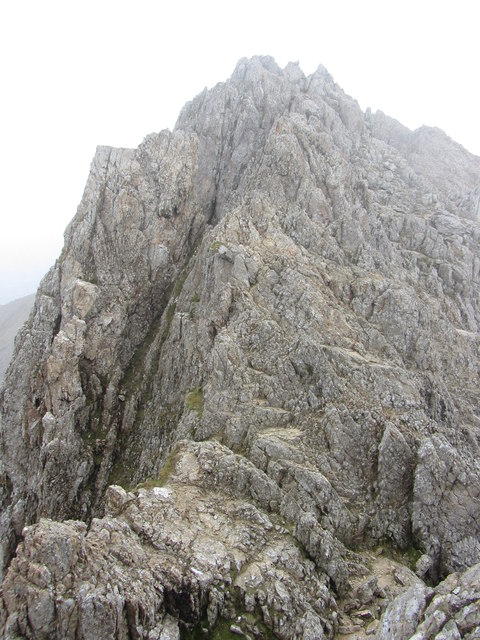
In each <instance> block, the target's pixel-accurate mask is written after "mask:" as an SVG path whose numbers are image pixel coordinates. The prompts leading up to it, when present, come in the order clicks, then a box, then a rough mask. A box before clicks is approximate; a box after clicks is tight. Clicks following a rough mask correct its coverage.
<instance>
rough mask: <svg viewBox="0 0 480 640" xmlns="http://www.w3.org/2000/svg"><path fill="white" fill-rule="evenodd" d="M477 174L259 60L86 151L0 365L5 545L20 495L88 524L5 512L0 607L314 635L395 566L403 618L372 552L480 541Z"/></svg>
mask: <svg viewBox="0 0 480 640" xmlns="http://www.w3.org/2000/svg"><path fill="white" fill-rule="evenodd" d="M479 176H480V159H479V158H476V157H474V156H472V155H470V154H469V153H468V152H466V151H465V150H464V149H463V148H462V147H460V146H459V145H457V144H456V143H454V142H453V141H451V140H450V139H448V138H447V137H446V136H445V135H444V134H443V133H442V132H440V131H438V130H435V129H427V128H422V129H420V130H418V131H416V132H410V131H408V130H407V129H405V128H403V127H402V126H401V125H400V124H399V123H397V122H395V121H393V120H391V119H389V118H388V117H386V116H384V115H383V114H381V113H377V114H371V113H367V114H363V113H362V112H361V110H360V109H359V107H358V105H357V104H356V102H355V101H353V100H352V99H351V98H350V97H348V96H346V95H345V94H344V93H343V91H342V90H341V89H340V88H339V87H338V86H337V85H336V84H335V83H334V82H333V80H332V78H331V77H330V76H329V74H328V73H327V72H326V71H325V69H323V68H322V67H320V68H319V69H318V70H317V72H316V73H314V74H313V75H312V76H309V77H305V76H304V75H303V73H302V72H301V70H300V69H299V68H298V66H296V65H292V64H290V65H288V66H287V67H286V68H285V69H284V70H281V69H280V68H279V67H278V66H277V65H276V64H275V62H274V61H273V60H272V59H270V58H253V59H252V60H249V61H247V60H242V61H240V62H239V64H238V65H237V68H236V69H235V71H234V74H233V75H232V78H231V79H230V80H228V81H227V82H226V83H223V84H219V85H217V86H216V87H215V88H214V89H212V90H211V91H205V92H204V93H202V94H201V95H200V96H198V97H197V98H195V100H193V101H192V102H191V103H189V104H187V105H186V106H185V108H184V109H183V111H182V113H181V114H180V117H179V119H178V122H177V125H176V127H175V129H174V131H173V132H172V133H170V132H168V131H164V132H161V133H160V134H158V135H151V136H148V137H147V138H146V139H145V141H144V142H143V143H142V145H140V147H139V148H138V149H136V150H126V149H110V148H99V149H98V150H97V153H96V156H95V158H94V161H93V163H92V168H91V172H90V176H89V179H88V182H87V185H86V189H85V193H84V196H83V199H82V202H81V204H80V207H79V210H78V213H77V215H76V217H75V218H74V219H73V221H72V223H71V224H70V226H69V228H68V229H67V231H66V236H65V247H64V250H63V252H62V255H61V257H60V259H59V261H58V262H57V264H56V266H55V267H54V268H53V269H52V270H51V271H50V273H49V274H48V275H47V276H46V277H45V279H44V280H43V282H42V284H41V285H40V289H39V291H38V293H37V297H36V301H35V313H34V315H33V316H32V318H31V320H30V323H29V326H28V328H27V329H26V330H25V331H24V332H23V334H22V337H21V339H20V341H19V342H18V343H17V346H16V352H15V359H14V361H13V364H12V366H11V367H10V369H9V372H8V374H7V377H6V385H5V390H4V393H3V401H2V432H1V447H2V449H1V459H2V469H1V471H2V475H3V481H2V496H1V497H2V514H1V524H0V526H1V531H2V548H3V557H4V564H5V566H7V565H8V562H9V560H10V557H11V554H12V553H13V551H14V549H15V546H16V545H17V544H18V542H19V541H20V540H21V537H22V529H23V527H24V526H25V525H26V524H31V523H34V522H37V521H38V520H39V519H40V518H42V517H43V518H45V517H47V518H50V519H53V520H57V521H63V520H67V519H68V520H70V519H72V518H75V519H77V520H79V521H84V522H86V523H87V525H88V528H87V527H86V526H85V525H84V524H82V523H81V522H76V523H71V522H67V523H63V524H62V523H61V522H58V523H55V522H53V521H50V520H42V521H40V523H39V524H38V525H35V526H34V527H33V528H28V529H27V531H26V532H25V540H24V542H21V544H20V546H19V548H18V550H17V557H16V558H15V559H13V560H12V561H11V563H10V568H9V570H8V573H7V574H6V577H5V583H4V594H5V593H7V594H12V593H16V594H17V595H16V596H15V597H11V596H10V595H7V596H5V595H4V601H3V602H4V603H3V614H2V615H3V619H4V623H3V624H4V625H5V628H7V627H8V625H10V628H12V629H16V631H15V632H16V633H21V634H23V635H24V636H25V637H85V638H94V637H95V638H96V637H105V638H107V637H116V636H118V637H127V635H129V636H132V637H142V638H143V637H144V638H147V637H152V638H153V637H155V638H156V637H162V638H164V637H165V638H166V637H177V636H176V635H175V634H178V633H180V631H181V633H182V634H183V637H190V636H189V635H188V634H190V635H191V634H194V633H195V630H194V628H195V625H200V627H204V628H210V629H211V633H213V631H212V630H213V629H214V628H215V625H217V629H218V628H219V627H218V625H220V626H221V625H222V624H223V622H221V621H222V620H226V619H232V620H233V619H236V618H238V616H240V618H241V620H240V622H241V624H240V626H241V628H242V629H243V631H242V632H245V633H249V634H251V635H252V637H269V636H268V634H269V633H272V632H273V634H274V636H275V637H279V638H305V639H307V638H321V637H333V635H334V634H335V633H336V632H342V630H343V631H344V632H345V633H346V630H347V629H348V625H347V626H345V625H346V623H345V620H349V619H352V620H353V617H354V616H353V614H352V613H351V612H352V611H354V612H355V611H356V612H357V613H358V615H357V619H360V620H362V615H360V613H359V612H360V611H365V609H364V608H363V609H362V607H365V606H369V607H370V608H369V609H368V611H369V614H368V615H367V614H365V613H364V614H363V615H364V616H367V618H366V619H367V620H368V619H369V616H371V618H372V619H373V618H375V617H378V613H379V607H380V609H382V608H385V604H382V602H383V603H385V599H387V600H388V599H390V600H392V599H393V598H394V596H396V595H397V594H398V592H399V591H401V589H400V590H399V589H398V584H399V583H402V580H403V585H404V586H409V585H412V586H411V589H413V593H414V596H412V597H414V600H415V603H416V605H418V606H417V610H418V611H417V612H418V615H417V617H416V618H415V620H414V621H413V622H412V625H413V626H412V629H414V628H415V625H416V624H417V623H418V624H420V623H421V620H422V615H423V614H424V612H425V615H428V614H427V611H428V609H427V606H428V604H429V602H430V599H431V597H432V596H433V594H432V593H431V592H429V591H428V589H427V587H425V585H424V583H423V582H422V581H421V580H420V578H418V577H416V576H415V575H414V574H412V573H411V572H408V570H406V569H405V572H406V574H405V575H406V577H404V578H402V579H399V581H397V583H396V586H395V584H394V581H393V580H390V582H388V581H387V583H388V584H387V583H385V588H384V587H382V586H381V580H380V575H381V574H380V573H378V575H377V573H376V567H377V566H378V561H377V560H375V556H372V555H371V549H373V548H374V547H375V546H376V545H378V544H379V543H382V544H387V545H388V548H392V549H400V550H409V549H410V550H412V549H413V550H414V553H418V554H419V555H420V554H423V556H422V562H421V563H420V566H419V569H418V571H419V573H420V574H421V576H422V577H424V576H425V575H426V576H427V578H428V580H430V581H433V583H435V584H436V583H437V582H438V581H439V580H440V579H442V578H444V577H446V576H447V575H448V574H451V572H454V571H465V570H466V569H467V567H470V566H472V565H474V563H478V562H479V561H480V503H479V493H480V466H479V462H478V460H479V456H478V453H479V418H478V382H479V357H478V356H479V353H478V345H479V332H478V331H479V321H480V308H479V295H478V294H479V272H480V255H479V248H478V239H479V231H480V227H479V219H478V214H479V202H480V187H479ZM141 483H143V484H144V486H142V484H141ZM112 484H113V485H115V486H114V487H113V488H110V489H107V487H108V486H109V485H112ZM119 485H121V487H123V489H122V488H121V487H120V486H119ZM105 505H106V513H105V514H104V511H105ZM99 518H101V519H99ZM49 549H55V550H56V551H55V553H54V554H52V553H49V551H48V550H49ZM127 550H129V551H128V552H127ZM98 553H100V555H101V557H102V558H103V559H102V561H101V562H102V563H103V564H102V567H103V569H102V572H103V576H97V574H96V570H95V569H94V567H95V566H97V565H98V563H99V562H100V560H99V557H98V555H97V554H98ZM397 560H398V558H397ZM422 563H423V564H422ZM34 567H45V570H44V569H41V570H40V569H39V571H40V573H41V575H42V577H39V578H38V580H37V579H36V578H35V579H33V578H31V577H30V576H31V573H32V571H33V568H34ZM146 567H148V569H147V568H146ZM372 567H373V569H372ZM388 567H389V568H388V570H385V572H384V573H385V574H386V575H387V574H388V575H389V576H392V575H394V572H395V571H397V572H398V571H403V569H399V568H398V567H397V565H396V564H395V559H394V558H392V559H391V564H389V565H388ZM422 567H423V569H422ZM142 572H143V573H142ZM382 575H383V574H382ZM402 575H403V574H402ZM465 575H467V574H465ZM468 575H469V574H468ZM462 579H465V580H467V579H469V578H468V576H467V577H466V578H456V580H457V582H455V580H454V578H449V580H450V583H447V587H446V588H447V591H448V589H449V588H450V587H449V586H448V585H450V586H451V585H452V583H454V585H453V586H451V589H452V590H453V589H455V588H457V586H458V580H462ZM369 584H370V587H368V585H369ZM365 585H367V586H365ZM387 587H388V589H387ZM442 588H444V587H441V586H439V587H438V589H440V591H439V593H442V592H441V589H442ZM385 589H387V590H385ZM40 592H41V593H40ZM448 593H450V591H448ZM387 596H388V597H387ZM386 597H387V598H386ZM399 597H400V598H402V597H404V594H403V595H402V594H401V595H400V596H399ZM39 598H40V600H41V602H43V603H44V605H42V607H41V611H40V613H38V615H37V614H36V613H35V612H36V611H37V612H38V611H39V609H38V606H37V605H33V603H34V602H39V601H40V600H39ZM422 598H423V599H422ZM398 602H399V601H398V600H393V604H392V608H391V609H389V610H388V611H390V612H392V611H393V612H394V611H395V606H397V608H398V606H400V605H398V604H395V603H398ZM422 603H423V604H422ZM460 604H461V603H459V607H460ZM464 604H465V603H464ZM462 606H463V604H462ZM465 606H469V603H466V604H465ZM460 608H461V607H460ZM457 610H459V609H457ZM388 611H387V613H386V614H385V618H384V619H383V622H382V623H381V624H380V627H379V629H380V631H379V634H380V635H379V637H382V636H381V633H382V629H387V630H388V628H389V627H388V625H392V624H394V622H392V615H393V613H388ZM99 612H101V613H99ZM348 612H350V613H348ZM349 616H350V617H349ZM388 616H390V618H389V617H388ZM448 617H451V612H450V613H449V615H448V616H447V617H446V618H445V620H447V618H448ZM467 617H468V616H467ZM400 618H401V616H400ZM0 619H1V618H0ZM385 620H386V621H385ZM445 620H444V623H445ZM342 621H343V622H342ZM229 624H230V623H229ZM399 624H402V621H401V620H400V622H399ZM449 624H450V623H449ZM454 624H456V625H457V629H458V630H459V631H458V632H459V633H460V631H461V632H462V633H463V631H465V629H466V630H467V631H468V624H470V623H468V624H467V623H465V625H464V627H461V625H460V623H458V624H457V622H455V623H454ZM363 625H365V619H363V623H361V624H360V625H359V626H360V627H362V626H363ZM382 625H383V626H382ZM459 625H460V626H459ZM234 626H235V625H234ZM102 629H103V631H102ZM169 629H170V631H169ZM179 630H180V631H179ZM467 631H465V633H467ZM468 632H469V631H468ZM168 633H171V634H172V635H171V636H170V635H167V634H168ZM232 633H233V632H232ZM385 633H387V631H385ZM402 633H404V632H403V631H402ZM406 633H407V631H405V633H404V637H410V636H409V635H408V636H407V635H405V634H406ZM408 633H410V632H408ZM412 633H413V631H412ZM42 634H43V635H42ZM102 634H103V635H102ZM149 634H151V635H149ZM162 634H163V635H162ZM185 634H186V635H185ZM410 635H411V633H410ZM191 637H194V636H193V635H191ZM385 637H387V636H385ZM390 637H395V635H393V636H390ZM398 637H401V636H400V635H398Z"/></svg>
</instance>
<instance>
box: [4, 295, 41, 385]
mask: <svg viewBox="0 0 480 640" xmlns="http://www.w3.org/2000/svg"><path fill="white" fill-rule="evenodd" d="M34 300H35V294H34V293H32V294H31V295H29V296H25V297H24V298H19V299H18V300H13V302H9V303H8V304H2V305H0V382H1V381H2V380H3V376H4V373H5V371H6V369H7V367H8V363H9V362H10V358H11V357H12V353H13V341H14V340H15V336H16V335H17V332H18V330H19V329H20V327H21V326H22V325H23V323H24V322H25V320H26V319H27V318H28V315H29V313H30V311H31V309H32V306H33V301H34Z"/></svg>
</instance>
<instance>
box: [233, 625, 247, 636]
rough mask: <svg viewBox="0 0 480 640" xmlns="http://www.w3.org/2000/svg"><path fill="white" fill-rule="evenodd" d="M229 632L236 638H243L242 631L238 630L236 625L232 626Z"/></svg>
mask: <svg viewBox="0 0 480 640" xmlns="http://www.w3.org/2000/svg"><path fill="white" fill-rule="evenodd" d="M230 631H231V632H232V633H234V634H235V635H237V636H243V635H244V633H243V631H242V630H241V629H240V627H237V625H236V624H232V625H231V626H230Z"/></svg>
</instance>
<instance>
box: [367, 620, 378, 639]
mask: <svg viewBox="0 0 480 640" xmlns="http://www.w3.org/2000/svg"><path fill="white" fill-rule="evenodd" d="M379 624H380V621H379V620H372V622H371V623H370V624H369V625H368V627H367V628H366V629H365V633H366V634H367V636H371V635H373V634H374V633H376V632H377V629H378V626H379Z"/></svg>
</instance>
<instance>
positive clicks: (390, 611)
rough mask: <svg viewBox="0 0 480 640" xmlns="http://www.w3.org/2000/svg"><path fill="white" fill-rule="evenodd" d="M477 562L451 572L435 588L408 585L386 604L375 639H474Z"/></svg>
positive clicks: (479, 592)
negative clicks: (458, 571) (469, 566)
mask: <svg viewBox="0 0 480 640" xmlns="http://www.w3.org/2000/svg"><path fill="white" fill-rule="evenodd" d="M479 578H480V565H479V564H476V565H473V566H472V567H471V568H469V569H467V570H466V571H465V572H463V573H452V574H450V575H449V576H448V578H447V579H446V580H444V581H443V582H441V583H440V584H439V585H438V586H437V587H436V588H435V589H434V590H428V589H425V588H423V587H422V586H421V585H416V586H415V587H410V588H409V589H407V590H406V591H404V592H403V593H401V594H400V595H399V596H397V597H396V598H395V599H394V600H393V602H392V603H391V604H390V605H389V606H388V608H387V610H386V611H385V613H384V615H383V616H382V619H381V622H380V626H379V628H378V632H377V635H376V638H378V640H380V639H381V638H398V639H399V640H403V638H405V639H407V638H409V639H410V640H433V639H435V640H446V639H447V638H448V639H449V640H450V639H454V638H471V639H473V638H476V637H478V632H479V630H480V597H479V596H480V580H479Z"/></svg>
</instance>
